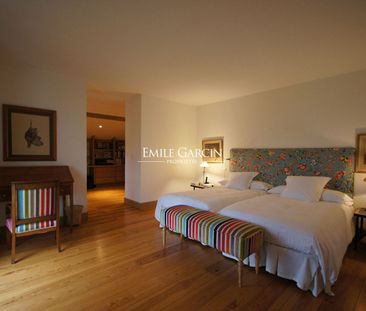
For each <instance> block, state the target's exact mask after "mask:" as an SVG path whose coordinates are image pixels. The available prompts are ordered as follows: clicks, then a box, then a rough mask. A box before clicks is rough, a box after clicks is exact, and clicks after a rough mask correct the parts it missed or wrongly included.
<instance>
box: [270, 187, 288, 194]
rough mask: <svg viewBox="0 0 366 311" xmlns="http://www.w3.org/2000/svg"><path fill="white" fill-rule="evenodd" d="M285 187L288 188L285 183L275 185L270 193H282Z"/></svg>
mask: <svg viewBox="0 0 366 311" xmlns="http://www.w3.org/2000/svg"><path fill="white" fill-rule="evenodd" d="M285 188H286V186H285V185H283V186H277V187H274V188H272V189H270V190H268V193H271V194H280V193H281V192H282V191H283V190H284V189H285Z"/></svg>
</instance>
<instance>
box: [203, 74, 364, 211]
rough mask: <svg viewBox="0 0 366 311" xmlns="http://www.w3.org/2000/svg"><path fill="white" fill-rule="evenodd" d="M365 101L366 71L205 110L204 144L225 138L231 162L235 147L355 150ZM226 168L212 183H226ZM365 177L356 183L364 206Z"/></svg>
mask: <svg viewBox="0 0 366 311" xmlns="http://www.w3.org/2000/svg"><path fill="white" fill-rule="evenodd" d="M279 74H280V73H279ZM365 100H366V71H359V72H354V73H350V74H345V75H340V76H336V77H332V78H328V79H321V80H316V81H311V82H308V83H302V84H298V85H294V86H291V87H286V88H281V89H276V90H272V91H267V92H263V93H258V94H254V95H250V96H245V97H240V98H236V99H232V100H228V101H225V102H220V103H214V104H210V105H205V106H200V107H198V122H197V124H198V140H199V142H200V141H201V139H202V138H205V137H215V136H224V150H225V155H224V156H225V157H229V150H230V149H231V148H235V147H245V148H261V147H263V148H266V147H271V148H279V147H336V146H346V147H347V146H355V141H356V133H357V132H362V131H363V132H366V101H365ZM226 165H227V164H226ZM224 168H225V165H220V164H218V165H215V164H213V165H211V166H210V167H209V168H208V171H209V172H210V173H211V174H210V175H211V176H210V177H211V180H218V179H220V178H223V177H224ZM364 177H365V176H364V175H361V174H357V175H356V178H355V181H356V182H355V190H356V193H355V194H356V199H357V200H358V203H359V204H360V203H362V202H363V203H366V183H364V182H362V179H363V178H364Z"/></svg>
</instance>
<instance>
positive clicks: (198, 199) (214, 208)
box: [155, 187, 266, 221]
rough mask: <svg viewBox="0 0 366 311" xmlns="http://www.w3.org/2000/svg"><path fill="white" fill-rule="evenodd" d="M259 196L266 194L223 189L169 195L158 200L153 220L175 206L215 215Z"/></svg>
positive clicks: (216, 188) (247, 190) (214, 188)
mask: <svg viewBox="0 0 366 311" xmlns="http://www.w3.org/2000/svg"><path fill="white" fill-rule="evenodd" d="M261 195H266V193H265V192H264V191H256V190H249V189H246V190H236V189H229V188H225V187H212V188H207V189H197V190H192V191H186V192H177V193H170V194H166V195H163V196H161V197H160V198H159V200H158V203H157V205H156V208H155V218H156V219H157V220H158V221H160V212H161V210H162V209H166V208H169V207H172V206H176V205H188V206H192V207H195V208H198V209H201V210H204V211H211V212H214V213H217V212H218V211H220V210H221V209H223V208H224V207H226V206H228V205H230V204H233V203H235V202H238V201H241V200H246V199H250V198H253V197H257V196H261Z"/></svg>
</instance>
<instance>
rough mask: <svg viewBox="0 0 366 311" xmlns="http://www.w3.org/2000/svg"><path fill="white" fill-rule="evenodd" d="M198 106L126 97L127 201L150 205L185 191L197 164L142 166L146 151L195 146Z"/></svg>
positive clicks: (149, 164) (145, 164) (147, 97)
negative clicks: (143, 149) (169, 193)
mask: <svg viewBox="0 0 366 311" xmlns="http://www.w3.org/2000/svg"><path fill="white" fill-rule="evenodd" d="M196 109H197V108H196V107H194V106H188V105H182V104H177V103H172V102H170V101H166V100H163V99H158V98H154V97H150V96H145V95H142V96H138V95H136V96H134V97H130V98H128V97H126V186H125V187H126V198H127V199H131V200H134V201H137V202H141V203H142V202H149V201H154V200H157V199H158V198H159V196H160V195H162V194H164V193H168V192H176V191H184V190H188V189H189V184H190V182H191V181H192V180H194V175H195V171H196V166H197V164H168V163H166V162H164V163H139V162H138V161H140V160H144V159H143V157H142V148H143V147H148V148H151V149H160V148H174V149H177V148H179V147H180V146H186V147H192V148H194V147H195V143H196V138H197V128H196V124H197V119H196V116H197V114H196Z"/></svg>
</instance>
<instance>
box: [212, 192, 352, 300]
mask: <svg viewBox="0 0 366 311" xmlns="http://www.w3.org/2000/svg"><path fill="white" fill-rule="evenodd" d="M219 214H221V215H225V216H229V217H232V218H237V219H241V220H246V221H249V222H251V223H254V224H257V225H259V226H262V227H263V228H264V229H265V241H266V242H268V243H271V244H274V245H277V246H280V247H284V248H289V249H293V250H295V251H298V252H302V253H306V254H310V255H315V256H316V257H317V258H318V261H319V266H320V268H321V274H322V278H323V282H324V289H325V292H326V293H328V294H332V292H331V285H332V284H334V282H335V281H336V280H337V277H338V274H339V271H340V268H341V265H342V260H343V257H344V255H345V253H346V250H347V247H348V245H349V243H350V242H351V241H352V238H353V225H352V217H353V207H352V206H347V205H343V204H338V203H330V202H324V201H320V202H316V203H309V202H304V201H297V200H292V199H286V198H282V197H280V196H278V195H274V194H272V195H265V196H261V197H256V198H252V199H249V200H245V201H240V202H237V203H234V204H232V205H230V206H228V207H226V208H224V209H222V210H221V211H219ZM303 277H304V278H307V277H308V276H303Z"/></svg>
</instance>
